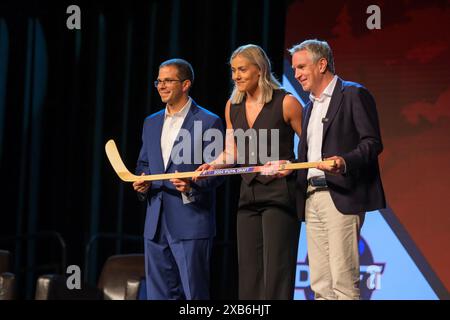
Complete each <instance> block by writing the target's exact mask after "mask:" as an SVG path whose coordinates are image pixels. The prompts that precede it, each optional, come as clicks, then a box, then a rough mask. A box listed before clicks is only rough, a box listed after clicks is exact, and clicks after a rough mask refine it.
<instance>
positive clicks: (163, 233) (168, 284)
mask: <svg viewBox="0 0 450 320" xmlns="http://www.w3.org/2000/svg"><path fill="white" fill-rule="evenodd" d="M193 81H194V73H193V70H192V66H191V65H190V64H189V63H188V62H187V61H185V60H182V59H172V60H168V61H165V62H163V63H162V64H161V65H160V67H159V74H158V79H157V80H156V81H155V86H156V88H157V89H158V92H159V94H160V96H161V99H162V101H163V102H164V103H166V108H165V109H163V110H161V111H159V112H157V113H154V114H152V115H151V116H149V117H148V118H147V119H145V122H144V127H143V133H142V148H141V151H140V154H139V159H138V162H137V169H136V173H137V174H139V175H140V174H160V173H173V172H176V171H178V172H183V171H195V169H197V167H198V166H199V165H200V164H201V163H202V162H203V159H202V156H203V151H204V149H205V148H206V147H207V145H208V144H207V143H205V142H204V141H203V135H204V133H205V132H206V131H207V130H211V131H210V132H209V133H211V134H212V135H214V133H216V136H217V135H219V136H220V137H223V125H222V121H221V119H220V118H219V117H218V116H217V115H215V114H213V113H211V112H209V111H207V110H206V109H203V108H201V107H200V106H198V105H197V104H196V103H195V102H194V101H193V100H192V99H191V98H190V97H189V89H190V88H191V86H192V83H193ZM213 131H214V132H213ZM180 137H181V138H180ZM186 141H188V143H187V142H186ZM180 143H182V144H184V147H185V149H183V150H182V148H178V147H179V146H180V145H179V144H180ZM186 143H187V148H186ZM221 147H222V145H221V146H220V148H221ZM209 149H213V148H209ZM221 151H222V150H220V149H219V150H217V152H218V153H220V152H221ZM199 155H200V158H199V159H198V156H199ZM215 156H217V154H212V155H211V158H214V157H215ZM207 160H208V159H207ZM222 181H223V178H206V179H202V180H200V181H198V182H196V183H193V182H192V181H190V180H185V179H183V180H181V179H172V180H170V181H167V180H164V181H154V182H153V183H149V182H145V181H138V182H135V183H134V184H133V187H134V190H135V191H137V192H138V194H139V195H140V197H141V198H144V199H145V200H146V201H147V215H146V219H145V228H144V240H145V246H144V247H145V258H146V261H145V269H146V285H147V298H148V299H152V300H154V299H156V300H166V299H188V300H191V299H202V300H203V299H208V298H209V277H210V272H209V266H210V256H211V247H212V238H213V237H214V236H215V231H216V230H215V188H216V187H217V186H218V185H219V184H220V183H221V182H222Z"/></svg>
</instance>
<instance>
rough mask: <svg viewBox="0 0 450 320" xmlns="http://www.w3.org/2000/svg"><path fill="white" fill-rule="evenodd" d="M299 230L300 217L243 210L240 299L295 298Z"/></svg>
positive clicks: (274, 210) (272, 209)
mask: <svg viewBox="0 0 450 320" xmlns="http://www.w3.org/2000/svg"><path fill="white" fill-rule="evenodd" d="M299 231H300V222H299V221H298V220H297V216H295V215H292V214H291V213H287V212H286V211H284V210H282V209H279V208H277V207H267V208H264V209H262V210H260V211H256V210H239V213H238V216H237V235H238V259H239V299H242V300H247V299H250V300H253V299H282V300H290V299H292V298H293V295H294V282H295V269H296V265H297V247H298V240H299V239H298V237H299Z"/></svg>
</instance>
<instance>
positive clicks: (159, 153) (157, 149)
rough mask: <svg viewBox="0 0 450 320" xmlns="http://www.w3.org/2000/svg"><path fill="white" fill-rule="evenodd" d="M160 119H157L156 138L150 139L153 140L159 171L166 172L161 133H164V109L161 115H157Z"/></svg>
mask: <svg viewBox="0 0 450 320" xmlns="http://www.w3.org/2000/svg"><path fill="white" fill-rule="evenodd" d="M157 117H159V118H158V120H157V121H156V125H155V127H154V131H153V134H154V137H156V139H150V141H152V145H153V146H152V148H151V150H152V152H154V154H155V158H156V159H155V160H156V163H155V165H156V166H157V172H164V161H163V158H162V151H161V134H162V128H163V124H164V110H163V112H161V113H160V114H159V115H157Z"/></svg>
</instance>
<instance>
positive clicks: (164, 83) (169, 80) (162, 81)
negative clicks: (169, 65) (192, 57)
mask: <svg viewBox="0 0 450 320" xmlns="http://www.w3.org/2000/svg"><path fill="white" fill-rule="evenodd" d="M184 80H186V79H184ZM184 80H179V79H164V80H156V81H155V82H153V84H154V85H155V88H158V86H159V85H160V84H162V85H164V86H166V85H167V84H172V83H173V82H176V81H179V82H183V81H184Z"/></svg>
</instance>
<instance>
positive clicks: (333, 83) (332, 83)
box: [309, 75, 338, 103]
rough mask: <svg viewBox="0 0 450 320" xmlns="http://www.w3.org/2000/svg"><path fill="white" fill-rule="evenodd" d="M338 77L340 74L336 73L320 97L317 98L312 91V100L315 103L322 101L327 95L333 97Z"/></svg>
mask: <svg viewBox="0 0 450 320" xmlns="http://www.w3.org/2000/svg"><path fill="white" fill-rule="evenodd" d="M337 79H338V76H337V75H334V77H333V79H332V80H331V81H330V83H329V84H328V85H327V87H326V88H325V90H323V92H322V94H321V95H320V96H319V97H318V98H316V97H315V96H314V95H313V94H312V93H310V94H309V99H310V100H311V101H312V103H314V102H315V101H317V102H322V101H323V100H324V99H325V97H331V96H332V95H333V91H334V87H335V86H336V82H337Z"/></svg>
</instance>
